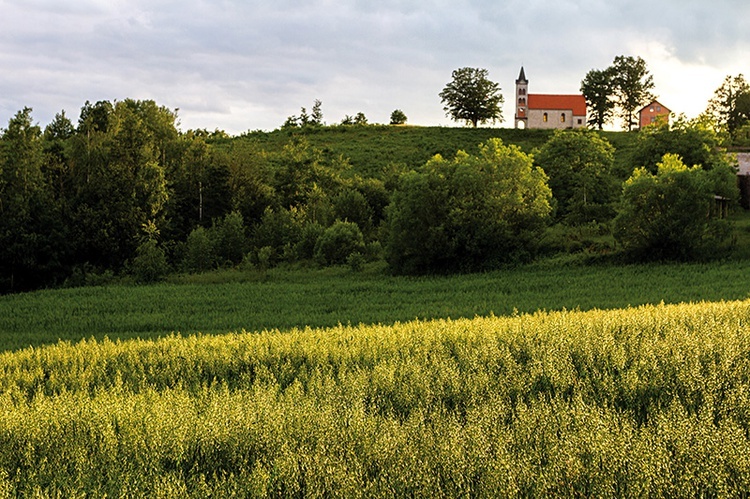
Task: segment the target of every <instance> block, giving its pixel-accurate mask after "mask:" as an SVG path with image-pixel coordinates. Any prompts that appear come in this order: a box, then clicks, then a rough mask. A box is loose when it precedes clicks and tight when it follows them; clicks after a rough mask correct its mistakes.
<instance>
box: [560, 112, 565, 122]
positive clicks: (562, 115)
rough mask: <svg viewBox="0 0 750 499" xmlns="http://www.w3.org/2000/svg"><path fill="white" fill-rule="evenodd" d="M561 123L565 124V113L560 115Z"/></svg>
mask: <svg viewBox="0 0 750 499" xmlns="http://www.w3.org/2000/svg"><path fill="white" fill-rule="evenodd" d="M560 123H565V113H562V114H561V115H560Z"/></svg>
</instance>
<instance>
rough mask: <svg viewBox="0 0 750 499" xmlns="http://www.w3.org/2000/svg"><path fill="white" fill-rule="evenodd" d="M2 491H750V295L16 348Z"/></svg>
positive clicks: (3, 387)
mask: <svg viewBox="0 0 750 499" xmlns="http://www.w3.org/2000/svg"><path fill="white" fill-rule="evenodd" d="M0 407H2V408H3V409H2V411H0V497H16V496H23V497H84V496H93V497H104V496H105V495H106V496H107V497H125V496H127V497H134V496H135V497H280V496H283V497H287V496H289V497H302V496H310V497H355V498H356V497H550V496H555V497H560V496H564V497H581V496H584V497H644V496H646V497H699V496H700V497H742V496H745V495H747V494H748V491H750V300H744V301H727V302H717V303H695V304H679V305H663V304H662V305H644V306H640V307H629V308H623V309H618V310H607V311H603V310H590V311H585V312H584V311H560V312H537V313H534V314H531V315H529V314H518V315H514V316H510V317H477V318H474V319H458V320H431V321H411V322H406V323H396V324H393V325H371V326H366V325H361V326H337V327H333V328H321V329H311V328H305V329H293V330H290V331H288V332H285V333H280V332H278V331H266V332H261V333H254V334H250V333H238V334H229V335H194V336H188V337H180V336H177V335H175V336H170V337H166V338H161V339H156V340H128V341H122V342H120V341H115V342H113V341H109V340H104V341H100V340H87V341H84V342H81V343H78V344H69V343H60V344H57V345H52V346H46V347H43V348H33V349H32V348H29V349H24V350H20V351H15V352H10V351H9V352H5V353H2V354H0Z"/></svg>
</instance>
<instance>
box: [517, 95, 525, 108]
mask: <svg viewBox="0 0 750 499" xmlns="http://www.w3.org/2000/svg"><path fill="white" fill-rule="evenodd" d="M518 105H519V106H525V105H526V99H524V98H523V97H521V98H520V99H518Z"/></svg>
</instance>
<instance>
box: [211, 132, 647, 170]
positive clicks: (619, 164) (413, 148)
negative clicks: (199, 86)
mask: <svg viewBox="0 0 750 499" xmlns="http://www.w3.org/2000/svg"><path fill="white" fill-rule="evenodd" d="M553 133H554V130H521V129H514V128H461V127H421V126H408V125H406V126H393V125H334V126H318V127H304V128H290V129H283V128H282V129H277V130H274V131H272V132H264V131H253V132H248V133H245V134H243V135H241V136H239V137H235V138H231V139H218V140H215V143H217V145H222V144H230V143H235V142H237V141H239V142H242V141H247V142H250V143H253V144H255V145H259V146H261V147H262V148H263V149H266V150H268V151H277V150H281V149H282V148H283V147H284V145H286V144H288V143H289V141H290V140H292V139H293V138H295V137H297V138H300V137H304V139H305V140H307V141H308V142H309V144H310V145H311V146H313V147H315V148H317V149H321V150H323V151H325V152H328V153H333V154H336V155H341V156H343V157H344V158H347V159H348V160H349V162H350V163H351V165H352V166H353V168H354V169H355V171H357V172H358V173H359V174H360V175H362V176H364V177H379V176H380V175H381V173H382V172H383V171H384V170H386V169H388V168H389V167H392V165H399V166H402V167H406V168H407V169H411V168H417V167H419V166H421V165H423V164H424V163H425V162H426V161H427V160H428V159H430V158H431V157H432V156H434V155H435V154H440V155H441V156H443V157H446V158H450V157H453V156H454V155H455V154H456V152H457V151H459V150H463V151H466V152H467V153H469V154H477V152H478V150H479V147H478V146H479V144H482V143H484V142H486V141H487V140H488V139H491V138H500V139H502V141H503V142H504V143H506V144H514V145H517V146H518V147H520V148H521V149H522V150H523V151H524V152H525V153H531V152H532V151H533V150H534V149H535V148H538V147H541V146H542V145H543V144H544V143H545V142H546V141H547V140H549V138H550V137H551V136H552V135H553ZM598 133H600V135H601V136H602V137H604V138H605V139H607V140H608V141H609V142H610V143H611V144H612V145H613V146H614V147H615V171H616V172H622V173H623V176H624V177H627V175H629V174H630V171H632V167H630V166H629V164H628V158H629V155H630V152H631V150H632V148H633V146H634V144H635V140H636V138H637V134H635V133H627V132H609V131H605V132H598ZM628 168H630V169H628Z"/></svg>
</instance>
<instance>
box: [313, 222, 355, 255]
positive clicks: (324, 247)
mask: <svg viewBox="0 0 750 499" xmlns="http://www.w3.org/2000/svg"><path fill="white" fill-rule="evenodd" d="M365 249H366V246H365V241H364V237H363V236H362V231H360V230H359V227H358V226H357V224H355V223H353V222H342V221H338V222H336V223H334V224H333V225H332V226H330V227H329V228H327V229H326V230H325V232H323V234H322V235H321V236H320V238H319V239H318V242H317V244H316V245H315V260H316V261H317V262H318V263H319V264H321V265H338V264H342V263H346V260H347V258H348V257H349V255H351V254H352V253H354V252H359V253H364V251H365Z"/></svg>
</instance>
